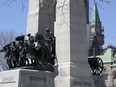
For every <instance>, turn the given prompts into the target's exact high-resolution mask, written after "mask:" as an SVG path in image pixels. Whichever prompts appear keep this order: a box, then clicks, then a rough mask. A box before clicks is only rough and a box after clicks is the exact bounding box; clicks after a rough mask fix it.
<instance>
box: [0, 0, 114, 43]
mask: <svg viewBox="0 0 116 87" xmlns="http://www.w3.org/2000/svg"><path fill="white" fill-rule="evenodd" d="M3 1H6V0H3ZM3 1H2V0H1V2H0V30H15V32H16V33H18V34H25V33H26V22H27V13H28V0H27V1H26V2H25V4H24V7H25V8H24V9H22V2H21V0H17V1H16V2H14V3H12V4H10V5H9V4H8V3H7V4H4V5H2V2H3ZM97 1H98V0H97ZM98 3H99V6H98V9H99V15H100V18H101V22H102V25H103V26H104V29H105V37H106V38H105V43H107V44H112V45H116V29H115V28H116V26H115V25H116V0H111V3H110V4H107V3H101V2H99V1H98ZM90 7H91V8H90V16H91V15H92V14H91V13H92V8H93V0H90ZM112 37H114V38H112Z"/></svg>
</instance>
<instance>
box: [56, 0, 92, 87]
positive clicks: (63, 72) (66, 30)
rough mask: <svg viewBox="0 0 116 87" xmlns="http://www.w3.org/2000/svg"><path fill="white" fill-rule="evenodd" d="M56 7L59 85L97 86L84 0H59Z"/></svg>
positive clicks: (57, 86)
mask: <svg viewBox="0 0 116 87" xmlns="http://www.w3.org/2000/svg"><path fill="white" fill-rule="evenodd" d="M56 9H57V10H56V23H55V36H56V54H57V59H58V65H59V67H58V70H59V72H58V76H57V77H56V78H55V87H94V80H93V78H92V74H91V69H90V66H89V64H88V56H87V29H86V13H85V4H84V0H58V1H57V6H56Z"/></svg>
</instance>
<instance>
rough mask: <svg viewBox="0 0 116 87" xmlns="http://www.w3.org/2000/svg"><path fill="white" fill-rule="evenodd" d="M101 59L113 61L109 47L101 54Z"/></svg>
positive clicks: (105, 61)
mask: <svg viewBox="0 0 116 87" xmlns="http://www.w3.org/2000/svg"><path fill="white" fill-rule="evenodd" d="M101 59H102V60H103V63H109V62H113V61H114V59H113V56H112V49H111V48H109V49H108V50H106V52H105V53H104V55H103V56H101Z"/></svg>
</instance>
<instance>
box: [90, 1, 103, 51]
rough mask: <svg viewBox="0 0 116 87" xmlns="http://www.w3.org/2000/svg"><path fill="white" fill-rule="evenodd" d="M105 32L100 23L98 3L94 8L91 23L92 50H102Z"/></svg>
mask: <svg viewBox="0 0 116 87" xmlns="http://www.w3.org/2000/svg"><path fill="white" fill-rule="evenodd" d="M103 32H104V30H103V27H102V24H101V21H100V17H99V12H98V8H97V3H96V2H95V4H94V7H93V15H92V18H91V21H90V39H89V44H90V49H93V47H94V48H97V49H101V48H102V45H103V44H104V34H103ZM95 39H96V40H95Z"/></svg>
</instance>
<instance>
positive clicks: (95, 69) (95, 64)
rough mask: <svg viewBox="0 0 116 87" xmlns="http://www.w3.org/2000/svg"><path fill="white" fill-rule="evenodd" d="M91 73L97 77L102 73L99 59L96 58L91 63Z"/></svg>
mask: <svg viewBox="0 0 116 87" xmlns="http://www.w3.org/2000/svg"><path fill="white" fill-rule="evenodd" d="M92 71H93V74H95V75H99V74H100V73H102V71H103V61H102V59H101V58H99V57H96V58H94V59H93V61H92Z"/></svg>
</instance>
